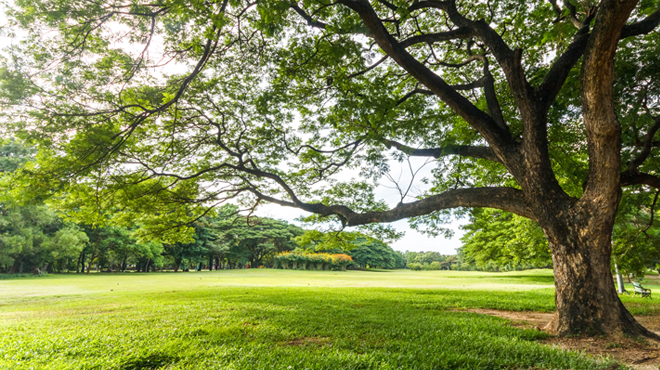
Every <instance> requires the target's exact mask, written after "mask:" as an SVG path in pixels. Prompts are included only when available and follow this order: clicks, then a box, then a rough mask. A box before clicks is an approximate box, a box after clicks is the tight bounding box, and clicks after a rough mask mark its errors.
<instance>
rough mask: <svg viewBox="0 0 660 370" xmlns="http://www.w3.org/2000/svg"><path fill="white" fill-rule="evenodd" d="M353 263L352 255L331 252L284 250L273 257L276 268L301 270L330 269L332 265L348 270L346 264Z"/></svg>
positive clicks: (334, 267)
mask: <svg viewBox="0 0 660 370" xmlns="http://www.w3.org/2000/svg"><path fill="white" fill-rule="evenodd" d="M351 263H353V259H352V258H351V256H349V255H346V254H329V253H303V252H299V251H296V252H282V253H279V254H277V255H276V256H275V257H274V258H273V266H274V267H275V268H284V269H288V268H291V269H294V270H295V269H300V270H329V269H330V268H331V267H332V268H333V269H337V270H342V271H345V270H346V266H348V265H349V264H351Z"/></svg>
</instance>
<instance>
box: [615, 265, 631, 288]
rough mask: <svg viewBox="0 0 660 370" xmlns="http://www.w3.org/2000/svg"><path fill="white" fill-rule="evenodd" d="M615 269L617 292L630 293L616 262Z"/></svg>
mask: <svg viewBox="0 0 660 370" xmlns="http://www.w3.org/2000/svg"><path fill="white" fill-rule="evenodd" d="M614 270H615V272H616V292H617V293H619V294H623V293H628V291H627V290H626V287H625V286H624V285H623V276H622V275H621V273H620V272H619V266H617V264H616V263H615V264H614Z"/></svg>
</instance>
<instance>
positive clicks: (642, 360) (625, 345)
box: [460, 309, 660, 370]
mask: <svg viewBox="0 0 660 370" xmlns="http://www.w3.org/2000/svg"><path fill="white" fill-rule="evenodd" d="M460 311H464V312H474V313H478V314H482V315H491V316H497V317H501V318H504V319H508V320H511V325H512V326H515V327H520V328H535V329H537V330H543V328H544V327H545V326H546V325H547V324H548V323H549V322H550V321H551V320H552V316H553V315H554V313H547V312H515V311H500V310H490V309H467V310H460ZM635 319H637V321H638V322H639V323H640V324H642V325H644V327H646V328H647V329H649V330H651V331H653V332H655V333H656V334H659V335H660V317H657V316H635ZM541 342H542V343H545V344H547V345H549V346H557V347H559V348H562V349H566V350H577V351H585V352H586V353H588V354H590V355H593V356H609V357H613V358H615V359H617V360H618V361H619V362H621V363H623V364H625V365H627V366H630V367H632V368H633V369H636V370H657V369H658V366H660V343H658V342H654V341H652V340H644V339H637V340H634V339H620V340H616V341H613V340H612V339H607V338H599V337H574V338H559V337H555V336H552V337H549V338H548V339H546V340H543V341H541Z"/></svg>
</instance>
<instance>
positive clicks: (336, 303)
mask: <svg viewBox="0 0 660 370" xmlns="http://www.w3.org/2000/svg"><path fill="white" fill-rule="evenodd" d="M552 284H553V280H552V274H551V272H549V271H523V272H512V273H482V272H455V271H435V272H411V271H395V272H367V271H348V272H331V271H288V270H286V271H285V270H267V269H252V270H231V271H214V272H191V273H178V274H175V273H162V274H159V273H151V274H117V275H112V274H91V275H50V276H47V277H42V278H24V279H11V280H0V369H99V370H100V369H103V370H105V369H121V370H128V369H528V368H540V369H604V368H607V367H608V366H609V365H611V362H608V361H607V360H603V359H591V358H588V357H586V356H585V355H582V354H578V353H571V352H564V351H560V350H557V349H553V348H549V347H546V346H542V345H540V344H538V343H536V342H535V340H537V339H540V338H544V337H545V334H544V333H542V332H538V331H536V330H522V329H518V328H515V327H512V326H510V325H508V323H507V321H506V320H503V319H499V318H495V317H489V316H482V315H477V314H472V313H464V312H454V311H453V310H452V309H456V308H458V309H460V308H495V309H504V310H534V311H552V310H553V309H554V298H553V285H552ZM649 287H651V288H652V289H653V288H656V287H655V286H652V285H649ZM657 288H658V289H660V287H657ZM625 301H626V304H627V305H628V306H629V307H631V309H632V310H633V311H634V312H635V313H645V314H649V313H650V314H655V313H656V312H660V309H658V306H659V305H658V304H656V303H654V302H658V300H657V298H654V301H650V302H649V300H646V301H642V300H641V299H640V298H625Z"/></svg>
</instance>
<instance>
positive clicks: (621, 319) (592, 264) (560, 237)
mask: <svg viewBox="0 0 660 370" xmlns="http://www.w3.org/2000/svg"><path fill="white" fill-rule="evenodd" d="M591 209H597V210H598V212H578V215H577V216H575V217H570V216H569V217H567V220H566V221H567V222H566V223H565V224H564V225H563V227H562V226H559V227H554V228H552V229H548V228H544V232H545V233H546V236H547V237H548V241H549V242H550V245H551V246H552V262H553V269H554V274H555V289H556V291H555V304H556V307H557V312H556V313H555V316H554V318H553V320H552V322H550V323H549V324H548V326H547V327H546V329H549V330H550V331H552V332H553V333H555V334H557V335H562V336H564V335H595V334H599V335H600V334H605V335H610V336H615V337H622V336H624V335H633V336H637V335H644V336H648V337H654V338H658V336H657V335H655V334H653V333H652V332H650V331H648V330H647V329H645V328H644V327H643V326H641V325H640V324H639V323H637V321H636V320H635V318H634V317H633V316H632V315H631V314H630V312H628V310H627V309H626V308H625V307H624V306H623V303H621V300H620V299H619V296H618V294H617V292H616V289H615V287H614V279H613V277H612V272H611V267H610V266H611V264H610V256H611V254H612V245H611V235H612V233H611V232H612V227H613V225H614V216H615V211H614V212H612V210H609V212H608V210H606V209H602V208H601V209H598V208H591ZM574 215H575V214H574ZM603 215H604V216H603Z"/></svg>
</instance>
